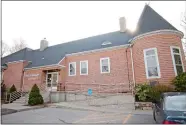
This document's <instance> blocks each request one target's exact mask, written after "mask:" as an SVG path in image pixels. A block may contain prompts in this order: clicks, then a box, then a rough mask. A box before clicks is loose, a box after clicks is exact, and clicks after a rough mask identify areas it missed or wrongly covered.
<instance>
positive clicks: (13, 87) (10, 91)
mask: <svg viewBox="0 0 186 125" xmlns="http://www.w3.org/2000/svg"><path fill="white" fill-rule="evenodd" d="M15 91H17V90H16V87H15V85H12V87H11V88H10V89H9V93H12V92H15Z"/></svg>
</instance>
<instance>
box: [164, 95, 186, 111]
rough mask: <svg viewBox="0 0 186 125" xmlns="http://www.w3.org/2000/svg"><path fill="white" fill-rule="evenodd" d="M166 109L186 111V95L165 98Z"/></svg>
mask: <svg viewBox="0 0 186 125" xmlns="http://www.w3.org/2000/svg"><path fill="white" fill-rule="evenodd" d="M164 107H165V109H166V110H172V111H186V95H185V94H183V95H174V96H167V97H165V106H164Z"/></svg>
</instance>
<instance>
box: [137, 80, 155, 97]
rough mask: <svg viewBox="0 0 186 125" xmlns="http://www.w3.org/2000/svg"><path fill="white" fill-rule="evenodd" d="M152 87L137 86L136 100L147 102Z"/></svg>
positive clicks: (145, 85)
mask: <svg viewBox="0 0 186 125" xmlns="http://www.w3.org/2000/svg"><path fill="white" fill-rule="evenodd" d="M151 89H152V87H151V86H150V85H147V84H146V83H145V84H138V85H137V86H136V88H135V90H136V91H135V92H136V95H137V97H136V99H137V100H139V101H147V100H149V96H148V95H149V92H150V91H151Z"/></svg>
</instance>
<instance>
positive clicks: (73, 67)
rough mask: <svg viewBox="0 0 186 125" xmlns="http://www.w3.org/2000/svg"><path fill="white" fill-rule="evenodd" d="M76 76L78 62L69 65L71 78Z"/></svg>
mask: <svg viewBox="0 0 186 125" xmlns="http://www.w3.org/2000/svg"><path fill="white" fill-rule="evenodd" d="M75 75H76V62H71V63H69V76H75Z"/></svg>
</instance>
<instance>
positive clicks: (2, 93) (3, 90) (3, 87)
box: [1, 84, 6, 99]
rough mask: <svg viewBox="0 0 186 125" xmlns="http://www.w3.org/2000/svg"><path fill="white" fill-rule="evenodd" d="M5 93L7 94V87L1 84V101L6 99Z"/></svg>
mask: <svg viewBox="0 0 186 125" xmlns="http://www.w3.org/2000/svg"><path fill="white" fill-rule="evenodd" d="M5 92H6V85H5V84H1V99H4V97H5V95H4V94H5Z"/></svg>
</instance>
